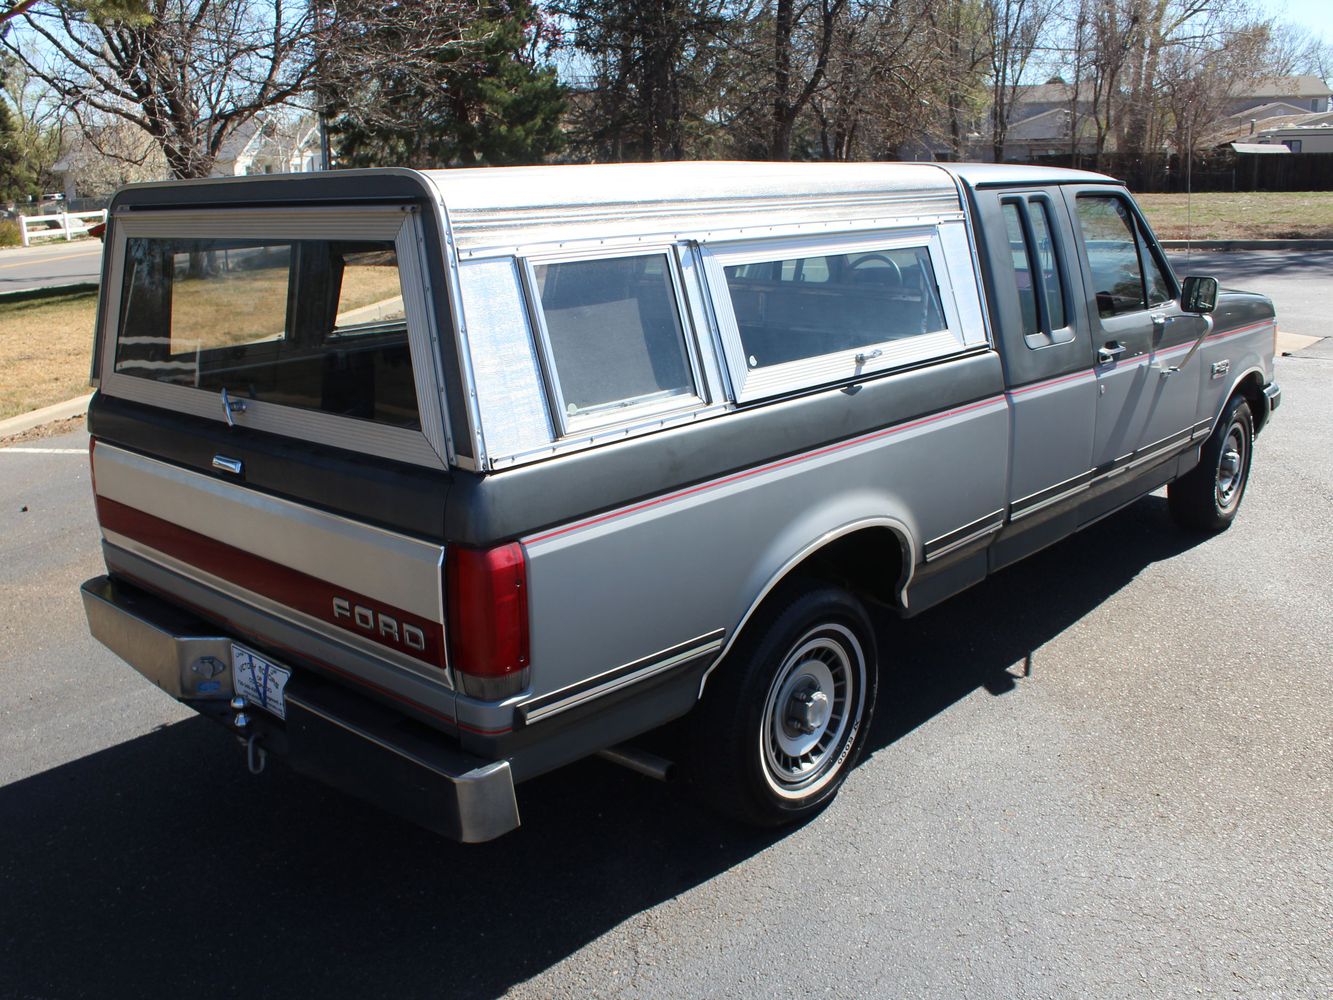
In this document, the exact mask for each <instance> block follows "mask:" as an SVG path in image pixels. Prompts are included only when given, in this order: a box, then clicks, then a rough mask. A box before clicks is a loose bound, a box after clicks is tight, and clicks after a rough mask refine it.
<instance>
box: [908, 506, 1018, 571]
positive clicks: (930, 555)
mask: <svg viewBox="0 0 1333 1000" xmlns="http://www.w3.org/2000/svg"><path fill="white" fill-rule="evenodd" d="M978 524H980V525H981V527H976V526H977V525H978ZM1003 527H1004V511H1003V510H997V511H992V512H991V513H989V514H987V515H986V516H985V517H980V518H977V520H975V521H973V522H972V523H971V524H965V525H963V526H962V527H961V528H956V529H955V530H953V531H950V532H948V533H947V534H943V535H940V537H939V538H936V539H934V540H933V541H929V542H927V543H926V546H925V550H926V562H930V561H931V560H932V559H938V558H939V557H940V556H945V555H948V554H949V553H950V552H953V551H955V550H956V549H961V548H962V547H963V546H964V545H969V544H971V543H972V542H975V541H976V540H977V539H978V538H984V537H985V536H986V535H989V534H993V533H994V532H996V531H999V530H1000V529H1001V528H1003ZM960 533H961V537H956V536H960ZM950 539H954V540H952V541H951V540H950ZM932 546H938V548H932Z"/></svg>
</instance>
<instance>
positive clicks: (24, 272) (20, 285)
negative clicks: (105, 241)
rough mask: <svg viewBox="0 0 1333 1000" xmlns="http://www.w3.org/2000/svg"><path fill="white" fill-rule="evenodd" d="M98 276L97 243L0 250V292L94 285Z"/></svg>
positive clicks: (99, 251) (44, 244) (99, 245)
mask: <svg viewBox="0 0 1333 1000" xmlns="http://www.w3.org/2000/svg"><path fill="white" fill-rule="evenodd" d="M101 277H102V241H101V240H75V241H73V242H70V243H66V242H65V241H64V240H59V241H56V242H51V243H47V242H42V243H40V244H38V245H36V246H31V247H15V248H14V249H12V250H2V251H0V293H3V292H18V291H23V290H24V289H28V288H47V287H50V286H51V285H73V284H82V283H84V282H89V281H92V282H96V281H100V280H101Z"/></svg>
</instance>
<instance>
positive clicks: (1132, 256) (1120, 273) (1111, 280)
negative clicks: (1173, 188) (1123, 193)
mask: <svg viewBox="0 0 1333 1000" xmlns="http://www.w3.org/2000/svg"><path fill="white" fill-rule="evenodd" d="M1078 223H1079V227H1080V228H1081V229H1082V233H1083V246H1084V248H1085V249H1086V250H1087V254H1088V265H1089V267H1090V268H1091V269H1092V287H1093V292H1094V294H1095V295H1096V297H1097V313H1098V315H1100V316H1101V317H1102V318H1103V319H1106V318H1107V317H1110V316H1120V315H1122V314H1124V313H1129V312H1137V311H1138V310H1141V309H1147V308H1148V300H1147V296H1146V294H1145V292H1144V289H1143V270H1142V268H1141V267H1140V266H1139V247H1138V241H1137V240H1136V238H1135V234H1134V229H1135V226H1134V217H1133V216H1132V215H1131V214H1130V211H1129V206H1128V205H1126V204H1125V202H1124V199H1122V198H1117V197H1116V196H1114V195H1101V194H1097V195H1085V194H1081V195H1079V196H1078Z"/></svg>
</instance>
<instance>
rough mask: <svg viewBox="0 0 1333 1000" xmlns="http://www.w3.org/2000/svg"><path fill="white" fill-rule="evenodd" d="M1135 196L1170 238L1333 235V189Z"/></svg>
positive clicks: (1156, 226) (1161, 233) (1162, 234)
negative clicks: (1187, 222)
mask: <svg viewBox="0 0 1333 1000" xmlns="http://www.w3.org/2000/svg"><path fill="white" fill-rule="evenodd" d="M1135 198H1136V200H1137V201H1138V203H1139V204H1140V205H1142V206H1143V211H1144V212H1145V213H1146V214H1147V216H1148V221H1149V222H1151V223H1152V227H1153V230H1154V231H1155V232H1156V233H1157V235H1158V236H1159V237H1160V238H1162V239H1164V240H1183V239H1186V238H1187V237H1188V238H1189V239H1195V240H1276V239H1333V191H1293V192H1275V193H1266V192H1241V193H1236V194H1196V195H1193V196H1186V195H1183V194H1140V195H1135ZM1187 216H1188V218H1189V225H1188V226H1187V225H1186V219H1187Z"/></svg>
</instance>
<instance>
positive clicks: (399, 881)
mask: <svg viewBox="0 0 1333 1000" xmlns="http://www.w3.org/2000/svg"><path fill="white" fill-rule="evenodd" d="M1227 256H1228V257H1229V258H1235V260H1232V261H1231V263H1237V262H1241V263H1244V261H1242V260H1241V258H1240V257H1239V255H1227ZM1329 261H1333V257H1330V258H1329ZM1214 273H1218V274H1220V275H1221V276H1223V277H1224V278H1227V279H1228V280H1229V279H1230V276H1229V275H1228V274H1227V273H1226V272H1225V271H1223V270H1222V269H1221V268H1220V267H1219V268H1217V269H1216V271H1215V272H1214ZM1286 273H1287V272H1284V274H1286ZM1304 273H1305V276H1306V277H1305V279H1304V282H1305V283H1304V284H1301V283H1299V282H1298V285H1300V287H1294V288H1293V289H1292V290H1290V294H1291V295H1292V297H1293V299H1292V301H1293V302H1295V301H1296V300H1297V299H1298V298H1299V297H1300V296H1302V295H1306V296H1307V297H1308V298H1309V300H1310V301H1311V302H1312V303H1313V302H1314V301H1315V300H1317V299H1318V297H1319V296H1320V295H1321V294H1322V293H1323V291H1324V290H1325V289H1327V287H1329V286H1328V279H1329V277H1330V276H1333V266H1331V265H1330V263H1328V262H1324V261H1323V260H1315V261H1313V262H1311V263H1310V264H1308V265H1307V267H1306V268H1305V269H1304ZM1265 280H1266V279H1265ZM1275 280H1276V279H1275ZM1230 283H1234V284H1241V285H1249V286H1251V287H1258V288H1260V290H1266V288H1265V287H1264V285H1263V284H1261V282H1260V280H1258V279H1257V278H1256V280H1252V281H1232V282H1230ZM1303 288H1304V289H1305V290H1304V291H1303V290H1302V289H1303ZM1275 294H1277V293H1276V292H1275ZM1281 294H1283V295H1286V294H1288V293H1287V292H1286V291H1284V292H1282V293H1281ZM1279 301H1280V302H1281V299H1279ZM1293 311H1294V310H1293ZM1310 318H1311V319H1317V318H1318V316H1317V313H1311V317H1310ZM1283 323H1284V328H1285V327H1286V323H1287V320H1286V317H1285V316H1284V320H1283ZM1293 329H1294V327H1293ZM1297 332H1300V331H1297ZM1327 346H1328V342H1325V343H1324V344H1321V345H1316V346H1315V347H1314V348H1311V349H1309V350H1306V351H1302V352H1299V353H1298V354H1297V355H1296V356H1293V357H1290V358H1281V359H1279V361H1278V367H1277V372H1278V380H1279V382H1280V383H1281V384H1282V387H1283V390H1284V402H1283V406H1282V409H1281V410H1279V411H1278V413H1277V415H1276V416H1275V418H1274V421H1273V423H1272V424H1271V426H1270V428H1269V429H1268V430H1266V431H1265V432H1264V434H1263V435H1262V436H1261V437H1260V438H1259V440H1258V443H1257V447H1256V454H1255V461H1254V471H1253V477H1252V479H1251V482H1250V487H1249V491H1248V493H1247V495H1246V497H1245V500H1244V505H1243V508H1242V510H1241V513H1240V517H1239V519H1238V521H1237V522H1236V524H1235V525H1234V526H1233V527H1232V529H1231V530H1230V531H1228V532H1225V533H1224V534H1222V535H1219V536H1213V537H1201V536H1198V535H1188V534H1183V533H1181V532H1179V531H1177V530H1176V529H1175V528H1174V527H1173V525H1172V524H1171V522H1170V520H1169V518H1168V516H1167V513H1166V509H1165V501H1164V499H1163V498H1162V497H1161V496H1160V495H1156V496H1153V497H1149V498H1146V499H1145V500H1143V501H1141V502H1139V503H1137V504H1135V505H1134V506H1133V507H1131V508H1129V509H1127V510H1126V511H1124V512H1122V513H1120V514H1117V515H1115V516H1114V517H1111V518H1108V519H1107V520H1105V521H1102V522H1101V523H1099V524H1097V525H1095V526H1094V527H1092V528H1090V529H1088V530H1087V531H1085V532H1083V533H1081V534H1080V535H1078V536H1076V537H1074V538H1072V539H1069V540H1066V541H1064V542H1062V543H1060V544H1059V545H1056V546H1054V547H1052V548H1051V549H1048V550H1047V551H1045V552H1043V553H1041V554H1039V555H1037V556H1034V557H1032V558H1031V559H1029V560H1027V561H1025V562H1024V563H1022V564H1020V565H1018V566H1016V567H1013V568H1011V569H1008V570H1006V571H1004V572H1003V573H1001V574H999V575H997V576H995V577H993V578H992V579H990V580H988V581H987V582H985V583H983V584H981V585H979V586H978V587H976V588H974V589H973V590H971V591H969V592H968V593H966V594H964V595H962V596H960V597H958V598H955V599H954V600H952V601H949V602H947V603H946V604H945V605H943V606H941V607H939V608H936V609H934V610H932V611H930V612H927V613H926V614H924V615H922V616H921V617H920V618H918V619H915V620H912V621H909V622H896V621H891V620H888V619H884V620H882V621H881V622H880V629H881V637H880V643H881V649H882V650H883V652H884V658H885V660H886V663H885V666H884V674H883V680H882V682H881V688H880V711H879V714H878V716H877V719H876V722H875V725H874V728H873V730H872V732H871V736H870V747H871V750H872V752H871V753H870V754H869V755H868V757H867V759H866V760H864V761H863V762H862V763H861V765H860V766H859V767H858V768H857V769H856V771H855V772H854V773H853V774H852V775H851V776H850V778H849V780H848V783H847V785H846V786H845V788H844V789H843V791H842V793H841V795H840V796H839V798H838V799H837V800H836V802H835V803H834V804H833V805H832V806H831V807H830V808H829V809H828V810H827V811H825V812H824V813H823V814H822V815H821V816H820V817H818V818H817V819H816V820H814V821H813V822H811V823H809V824H807V825H806V826H804V827H802V828H799V829H796V830H790V831H786V832H781V833H775V834H762V835H761V834H755V833H753V832H749V831H745V830H741V829H737V828H735V827H733V826H730V825H728V824H726V823H724V822H721V821H719V820H715V819H713V818H712V817H711V816H710V815H709V814H707V813H705V812H702V811H700V810H698V809H696V808H695V807H694V806H693V805H691V804H690V803H689V801H688V800H687V799H686V798H685V797H684V796H683V795H682V794H681V793H680V792H679V790H678V789H676V788H674V787H672V786H664V785H660V784H656V783H653V782H651V781H649V780H648V779H644V778H640V777H638V776H636V775H633V774H630V773H628V772H625V771H621V770H619V769H616V768H614V767H613V766H612V765H609V764H605V763H602V762H600V761H590V762H586V763H583V764H580V765H576V766H574V767H571V768H567V769H565V770H563V771H561V772H558V773H556V774H553V775H550V776H548V777H546V778H543V779H540V780H538V781H536V782H533V783H530V784H528V785H524V786H522V787H521V788H520V790H519V796H520V797H519V804H520V808H521V811H522V814H523V820H524V825H523V826H522V827H521V828H520V829H519V830H518V831H515V832H514V833H512V834H510V835H507V836H506V837H503V838H501V839H500V840H497V841H495V842H493V843H490V844H485V845H479V846H473V847H464V846H461V845H457V844H452V843H449V842H447V841H442V840H440V839H438V838H435V837H433V836H431V835H430V834H427V833H424V832H422V831H420V830H418V829H416V828H414V827H412V826H409V825H406V824H404V823H401V822H399V821H397V820H395V819H393V818H391V817H388V816H385V815H384V814H381V813H380V812H378V811H376V810H375V809H373V808H371V807H368V806H364V805H362V804H360V803H358V802H356V801H354V800H351V799H348V798H345V797H343V796H341V795H339V794H338V793H335V792H332V791H329V790H326V789H324V788H322V787H320V786H318V785H316V784H313V783H311V782H309V781H306V780H304V779H302V778H299V777H297V776H295V775H293V774H291V773H290V772H288V771H287V770H285V769H284V768H282V767H281V766H273V767H270V768H269V769H268V770H267V771H266V772H265V773H264V774H263V775H261V776H259V777H257V778H256V777H252V776H250V775H248V774H247V773H246V772H245V768H244V766H243V762H242V754H241V751H240V749H239V748H238V747H237V746H236V745H235V743H234V742H233V740H232V738H231V737H229V736H227V735H226V734H225V733H223V732H222V731H220V730H218V729H217V728H215V727H214V726H213V725H212V724H210V723H207V722H205V721H203V720H201V719H198V718H194V717H192V716H191V714H190V713H189V712H187V711H185V710H183V709H182V708H180V707H179V706H177V705H176V704H175V703H174V702H173V701H171V699H169V698H168V697H166V696H165V695H163V694H162V693H161V692H159V691H157V690H156V689H155V688H153V687H152V686H151V685H150V684H149V683H148V682H147V681H144V680H142V679H141V678H140V677H139V676H138V675H137V674H135V673H134V672H133V671H132V670H131V669H130V668H128V667H126V666H125V665H123V664H121V663H120V662H119V661H117V660H116V658H115V657H114V656H112V655H111V654H110V653H109V652H107V651H106V650H104V649H102V648H101V647H99V646H98V645H97V644H96V643H95V642H93V641H92V640H91V639H90V638H89V637H88V636H87V634H86V629H85V625H84V622H83V617H82V612H81V609H80V607H79V601H78V597H77V587H78V584H79V583H80V582H81V581H82V580H83V579H85V578H87V577H89V576H92V575H94V574H96V573H98V572H99V571H100V569H101V564H100V558H99V555H98V551H97V546H96V538H97V530H96V525H95V523H94V519H93V515H92V505H91V502H90V496H89V492H90V484H89V475H88V468H87V460H86V457H85V456H84V454H83V451H84V449H85V448H86V438H85V437H84V436H83V435H82V434H73V435H66V436H64V437H60V438H50V439H46V440H42V441H38V442H31V443H29V444H28V445H25V446H23V447H24V448H26V449H28V450H15V449H9V450H5V451H0V997H6V998H8V997H21V998H26V997H33V998H38V997H40V998H64V997H135V998H141V997H181V996H191V997H213V996H242V997H256V996H271V997H305V996H309V997H321V998H328V997H362V996H394V997H396V998H398V997H403V998H406V997H471V996H494V995H499V994H502V993H506V992H508V993H510V994H512V995H513V996H517V997H525V998H526V997H533V998H537V997H541V998H547V997H568V998H583V997H676V996H687V997H695V996H699V997H702V996H710V997H711V996H738V997H768V996H784V997H805V996H813V995H827V996H835V997H849V996H876V997H879V996H884V997H890V996H891V997H918V996H919V997H961V996H967V997H981V998H990V997H994V998H1010V997H1071V996H1097V997H1144V996H1171V997H1180V996H1199V995H1203V996H1220V995H1227V996H1252V997H1274V996H1280V997H1311V998H1320V1000H1327V998H1328V997H1329V996H1330V993H1333V932H1331V931H1330V928H1333V851H1330V845H1333V561H1331V559H1330V555H1329V553H1330V552H1331V551H1333V352H1330V351H1328V350H1327V349H1326V348H1327Z"/></svg>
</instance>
